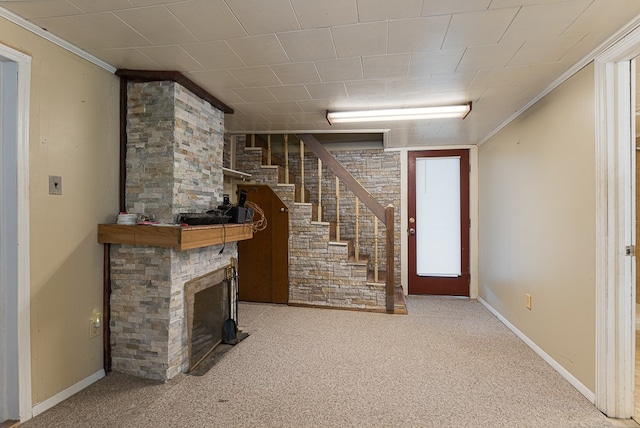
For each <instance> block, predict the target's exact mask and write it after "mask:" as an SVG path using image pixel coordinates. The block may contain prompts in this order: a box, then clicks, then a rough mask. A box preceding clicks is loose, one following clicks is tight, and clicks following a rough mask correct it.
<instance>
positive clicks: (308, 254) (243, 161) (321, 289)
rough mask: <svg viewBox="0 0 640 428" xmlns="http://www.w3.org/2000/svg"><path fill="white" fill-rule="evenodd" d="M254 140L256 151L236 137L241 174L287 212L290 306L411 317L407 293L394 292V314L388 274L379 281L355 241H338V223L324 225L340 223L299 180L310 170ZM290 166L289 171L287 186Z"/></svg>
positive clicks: (311, 173) (379, 276)
mask: <svg viewBox="0 0 640 428" xmlns="http://www.w3.org/2000/svg"><path fill="white" fill-rule="evenodd" d="M254 141H255V142H254V144H255V147H250V146H249V138H246V139H245V138H237V146H236V169H238V170H241V171H243V172H247V173H249V174H251V182H252V183H256V184H266V185H268V186H270V187H271V188H272V189H273V190H274V192H276V193H277V194H278V196H279V197H280V199H281V200H282V201H283V202H284V203H285V204H286V205H287V207H288V210H289V219H290V221H289V223H290V225H289V228H290V232H289V302H288V303H289V304H290V305H301V306H314V307H328V308H343V309H354V310H366V311H376V312H392V313H395V314H406V313H407V311H406V305H405V299H404V293H403V292H402V288H401V287H395V288H394V289H395V293H393V294H394V296H393V309H392V310H389V306H388V297H387V294H388V292H387V288H386V272H384V271H379V272H378V274H377V278H376V275H375V272H374V262H373V260H371V259H370V257H369V255H367V254H358V255H357V256H356V239H355V237H344V236H340V238H339V239H338V238H337V227H338V226H337V224H336V222H335V221H324V220H325V219H326V218H332V219H335V218H336V214H335V212H333V213H332V212H329V213H327V212H325V211H326V210H327V209H326V207H325V206H319V204H318V203H317V202H318V199H317V195H315V200H313V201H312V202H310V199H312V198H313V196H312V195H311V192H310V190H309V187H313V186H309V184H307V185H306V186H304V187H303V183H302V180H301V178H299V177H300V176H301V175H302V176H304V175H305V170H301V168H296V167H295V165H289V159H288V158H287V160H286V161H285V160H283V159H282V158H280V157H279V156H274V155H273V154H272V153H271V150H270V145H269V146H268V147H267V145H266V144H265V143H266V142H264V141H262V140H261V139H259V138H258V139H256V140H254ZM285 163H286V164H287V165H289V166H290V167H289V168H288V183H287V169H285V167H284V166H285ZM307 171H308V170H307ZM317 175H318V174H317V170H316V171H309V172H307V173H306V177H305V182H306V183H309V181H310V178H312V179H317ZM322 187H323V188H324V185H323V186H322ZM316 193H317V190H316ZM332 208H333V209H334V210H335V207H332ZM327 214H329V217H328V216H327ZM348 221H354V219H348ZM345 229H349V230H351V229H352V228H345Z"/></svg>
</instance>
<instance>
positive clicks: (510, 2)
mask: <svg viewBox="0 0 640 428" xmlns="http://www.w3.org/2000/svg"><path fill="white" fill-rule="evenodd" d="M563 1H566V0H492V1H491V6H490V7H489V9H502V8H505V7H520V6H533V5H537V4H546V3H560V2H563ZM607 1H610V0H607Z"/></svg>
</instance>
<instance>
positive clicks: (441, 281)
mask: <svg viewBox="0 0 640 428" xmlns="http://www.w3.org/2000/svg"><path fill="white" fill-rule="evenodd" d="M461 152H464V155H463V154H462V153H461ZM407 156H408V157H409V158H410V159H409V169H408V175H407V180H408V182H409V184H411V183H412V182H413V183H414V189H413V192H411V186H410V185H409V186H408V188H407V190H408V192H407V197H408V200H407V204H408V210H407V216H408V217H415V216H416V201H417V199H416V194H415V192H416V187H417V184H416V173H417V169H416V167H417V161H418V159H419V158H418V157H416V156H424V157H425V158H435V159H438V158H442V157H459V158H460V159H459V162H458V164H459V165H460V179H461V181H460V188H459V193H460V195H459V200H460V210H461V214H464V215H463V216H462V218H461V219H460V220H461V223H460V228H461V230H460V231H461V235H460V240H461V251H462V257H461V260H460V263H461V271H462V274H461V275H460V276H459V277H458V279H456V280H457V281H463V282H464V283H465V284H464V287H465V290H466V293H465V294H464V295H463V294H447V293H442V294H443V295H456V296H463V297H468V296H469V295H470V291H471V290H470V289H471V248H470V245H471V239H470V235H471V198H470V193H471V191H470V188H471V174H470V172H471V171H470V170H471V153H470V150H469V149H463V148H458V147H455V146H453V147H451V148H450V149H449V150H421V151H418V150H415V151H414V150H412V151H411V152H408V153H407ZM411 158H413V159H414V162H411ZM464 169H466V171H464ZM463 177H464V178H465V180H464V182H463V181H462V178H463ZM463 196H465V197H466V198H463ZM465 199H466V200H465ZM467 218H468V220H467ZM416 219H417V218H416ZM462 222H464V224H463V223H462ZM410 227H411V228H416V229H417V230H418V231H419V227H420V225H418V226H417V227H416V226H414V225H410ZM465 229H466V230H465ZM407 235H408V234H407ZM465 248H466V249H465ZM407 252H408V255H409V260H408V264H409V270H408V283H407V286H408V285H409V283H410V282H413V283H414V291H415V288H418V287H422V285H424V283H423V284H421V285H420V286H418V284H417V282H418V281H424V279H422V280H419V279H417V276H418V275H417V273H416V265H417V243H416V238H415V237H414V239H413V240H412V242H410V243H409V244H408V248H407ZM412 256H413V257H412ZM427 281H430V282H431V283H432V284H431V285H430V288H431V290H432V291H435V290H433V288H435V287H437V288H440V290H439V291H444V290H442V289H443V288H445V287H450V286H449V284H447V283H448V282H450V281H452V278H439V277H431V279H427ZM434 282H435V283H437V286H436V285H434V284H433V283H434ZM416 286H418V287H416ZM418 294H419V293H418ZM432 294H440V293H432Z"/></svg>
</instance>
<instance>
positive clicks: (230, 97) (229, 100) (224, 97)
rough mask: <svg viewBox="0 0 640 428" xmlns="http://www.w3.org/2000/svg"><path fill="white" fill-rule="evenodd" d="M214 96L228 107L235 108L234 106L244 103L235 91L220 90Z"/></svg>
mask: <svg viewBox="0 0 640 428" xmlns="http://www.w3.org/2000/svg"><path fill="white" fill-rule="evenodd" d="M212 95H213V96H215V97H216V98H218V99H219V100H220V101H222V102H223V103H225V104H226V105H228V106H233V105H234V104H239V103H243V102H244V100H243V99H242V98H240V97H239V96H238V94H236V93H235V92H233V89H218V90H216V93H215V94H212ZM225 117H227V115H226V114H225Z"/></svg>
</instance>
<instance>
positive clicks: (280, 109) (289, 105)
mask: <svg viewBox="0 0 640 428" xmlns="http://www.w3.org/2000/svg"><path fill="white" fill-rule="evenodd" d="M265 106H266V107H267V108H268V109H269V110H271V111H272V112H273V113H301V112H302V109H301V108H300V106H299V105H298V103H296V102H295V101H285V102H280V103H265Z"/></svg>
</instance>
